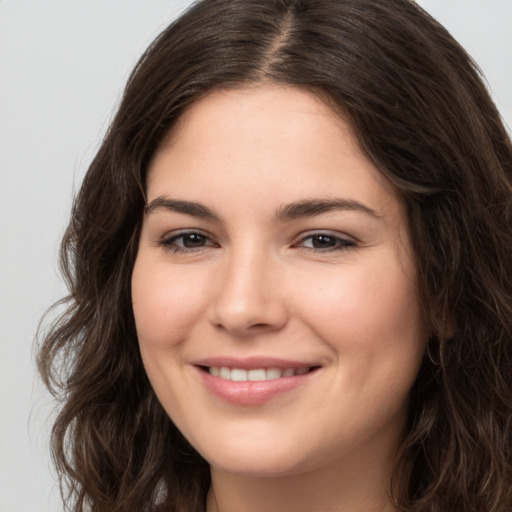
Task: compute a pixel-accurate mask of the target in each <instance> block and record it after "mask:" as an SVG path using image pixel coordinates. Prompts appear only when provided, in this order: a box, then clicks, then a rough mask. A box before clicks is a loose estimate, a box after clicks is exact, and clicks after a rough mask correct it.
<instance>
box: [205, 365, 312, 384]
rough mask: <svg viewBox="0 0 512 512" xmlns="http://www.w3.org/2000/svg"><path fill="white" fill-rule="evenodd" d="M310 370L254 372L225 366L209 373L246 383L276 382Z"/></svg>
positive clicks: (278, 369) (255, 370) (293, 369)
mask: <svg viewBox="0 0 512 512" xmlns="http://www.w3.org/2000/svg"><path fill="white" fill-rule="evenodd" d="M308 371H309V368H308V367H306V366H304V367H301V368H286V369H284V370H282V369H281V368H268V369H266V370H265V368H256V369H254V370H244V369H242V368H227V367H225V366H222V367H218V366H210V367H209V369H208V372H209V373H210V374H211V375H213V376H215V377H220V378H221V379H226V380H232V381H235V382H244V381H247V380H249V381H262V380H275V379H280V378H281V377H293V376H294V375H304V374H305V373H308Z"/></svg>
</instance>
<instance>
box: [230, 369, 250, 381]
mask: <svg viewBox="0 0 512 512" xmlns="http://www.w3.org/2000/svg"><path fill="white" fill-rule="evenodd" d="M231 380H234V381H235V382H242V381H244V380H247V370H241V369H240V368H233V369H232V370H231Z"/></svg>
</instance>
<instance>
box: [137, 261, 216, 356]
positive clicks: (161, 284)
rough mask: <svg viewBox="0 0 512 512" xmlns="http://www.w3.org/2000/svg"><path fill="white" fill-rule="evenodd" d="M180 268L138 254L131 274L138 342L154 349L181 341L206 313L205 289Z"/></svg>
mask: <svg viewBox="0 0 512 512" xmlns="http://www.w3.org/2000/svg"><path fill="white" fill-rule="evenodd" d="M201 283H202V282H201V280H200V279H189V276H188V275H187V272H186V271H180V269H179V268H177V269H174V270H173V271H172V272H171V271H170V270H169V267H168V265H165V264H161V263H158V262H155V263H154V264H151V262H149V261H145V260H144V258H138V259H137V261H136V263H135V267H134V270H133V275H132V303H133V311H134V316H135V323H136V327H137V334H138V337H139V343H140V344H141V346H142V345H146V346H150V347H154V348H155V349H157V348H161V349H164V348H166V347H172V346H173V345H176V344H178V343H179V342H180V340H181V339H182V338H183V336H184V335H185V334H186V332H187V331H188V330H190V329H191V327H192V326H193V324H194V323H195V322H196V321H197V320H198V319H199V318H200V317H201V316H202V315H203V314H204V297H205V295H206V294H205V290H204V289H203V286H202V284H201Z"/></svg>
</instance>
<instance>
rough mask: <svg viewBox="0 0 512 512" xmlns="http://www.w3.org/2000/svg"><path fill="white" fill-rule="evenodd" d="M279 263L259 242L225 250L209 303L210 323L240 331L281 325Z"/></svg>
mask: <svg viewBox="0 0 512 512" xmlns="http://www.w3.org/2000/svg"><path fill="white" fill-rule="evenodd" d="M278 267H279V265H278V262H277V259H276V258H275V256H274V255H273V254H271V252H270V251H269V249H268V248H266V247H264V246H262V245H260V244H256V243H253V242H249V241H246V242H245V243H242V244H240V245H239V246H236V247H235V246H234V247H232V248H231V250H229V251H227V254H226V257H225V259H224V261H223V265H222V269H221V272H220V275H219V280H218V286H217V293H216V296H215V299H214V301H213V304H212V321H213V323H214V324H215V325H216V326H217V327H222V328H224V329H226V330H227V331H230V332H232V333H236V334H239V335H247V334H250V333H254V332H255V331H258V332H260V331H268V330H274V329H278V328H280V327H282V326H283V325H284V324H285V323H286V319H287V312H286V305H285V301H284V297H283V296H282V294H281V290H280V286H279V279H278V275H279V269H278Z"/></svg>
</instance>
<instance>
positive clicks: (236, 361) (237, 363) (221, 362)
mask: <svg viewBox="0 0 512 512" xmlns="http://www.w3.org/2000/svg"><path fill="white" fill-rule="evenodd" d="M193 364H194V365H195V366H206V367H209V368H211V367H212V366H213V367H225V368H240V369H243V370H253V369H257V368H281V369H283V370H284V369H286V368H306V367H307V368H311V367H313V366H320V365H319V364H318V363H316V364H315V363H313V362H307V361H297V360H292V359H280V358H275V357H261V356H253V357H244V358H235V357H230V356H215V357H207V358H204V359H200V360H197V361H194V363H193Z"/></svg>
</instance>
